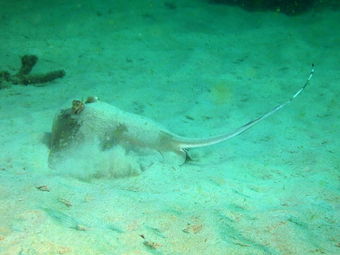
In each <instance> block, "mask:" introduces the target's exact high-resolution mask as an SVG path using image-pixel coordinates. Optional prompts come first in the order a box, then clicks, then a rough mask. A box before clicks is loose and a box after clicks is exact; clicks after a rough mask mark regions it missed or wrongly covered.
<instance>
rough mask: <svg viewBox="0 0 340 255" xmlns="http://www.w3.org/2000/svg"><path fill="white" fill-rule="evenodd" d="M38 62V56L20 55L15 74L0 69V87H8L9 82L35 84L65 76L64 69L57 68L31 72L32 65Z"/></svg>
mask: <svg viewBox="0 0 340 255" xmlns="http://www.w3.org/2000/svg"><path fill="white" fill-rule="evenodd" d="M37 62H38V57H37V56H35V55H25V56H23V57H21V67H20V69H19V71H18V72H17V73H16V74H13V75H12V74H10V73H9V72H7V71H0V89H1V88H4V87H8V86H9V83H12V84H15V85H17V84H20V85H31V84H32V85H35V86H41V84H44V83H48V82H51V81H53V80H55V79H58V78H62V77H64V76H65V71H64V70H57V71H52V72H47V73H40V74H31V71H32V69H33V67H34V66H35V65H36V63H37Z"/></svg>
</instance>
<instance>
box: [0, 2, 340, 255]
mask: <svg viewBox="0 0 340 255" xmlns="http://www.w3.org/2000/svg"><path fill="white" fill-rule="evenodd" d="M125 2H126V1H109V2H106V3H105V4H104V3H99V1H98V3H97V2H96V1H61V0H60V1H54V2H51V1H49V3H47V1H12V2H10V1H7V2H5V1H2V2H1V3H0V10H1V11H0V13H1V22H0V41H1V43H0V56H1V58H0V70H8V71H9V72H16V71H17V69H18V68H19V66H20V56H22V55H24V54H35V55H37V56H38V57H39V63H38V64H37V66H36V67H35V69H34V70H33V71H34V72H45V71H50V70H55V69H64V70H65V71H66V76H65V77H64V78H62V79H58V80H55V81H53V82H51V83H49V84H45V86H39V87H36V86H20V85H13V86H10V87H9V88H5V89H1V90H0V99H1V100H0V128H1V133H0V144H1V145H0V201H1V202H0V254H1V255H47V254H51V255H54V254H82V255H87V254H89V255H96V254H98V255H99V254H100V255H102V254H108V255H109V254H110V255H111V254H113V255H116V254H117V255H120V254H122V255H123V254H124V255H125V254H126V255H127V254H130V255H135V254H136V255H137V254H165V255H167V254H169V255H182V254H183V255H184V254H185V255H187V254H188V255H190V254H193V255H194V254H195V255H200V254H202V255H205V254H212V255H227V254H228V255H232V254H236V255H243V254H244V255H246V254H247V255H248V254H249V255H253V254H261V255H262V254H274V255H275V254H278V255H281V254H282V255H286V254H287V255H288V254H297V255H301V254H313V255H314V254H315V255H316V254H334V255H335V254H339V247H340V239H339V166H340V164H339V152H340V151H339V148H340V145H339V124H340V123H339V119H340V118H339V117H340V116H339V109H340V108H339V100H338V99H339V96H340V73H339V59H340V37H339V33H338V32H336V31H337V27H338V26H339V24H340V15H339V12H336V11H333V10H323V11H312V12H310V13H308V14H304V15H301V16H296V17H287V16H285V15H281V14H278V13H271V12H252V13H249V12H246V11H243V10H241V9H238V8H234V7H227V6H223V5H213V4H209V3H206V2H204V1H189V0H183V1H172V2H171V4H169V2H163V1H136V0H135V1H129V4H126V3H125ZM312 63H314V64H315V75H314V77H313V80H312V82H311V84H310V86H309V87H307V89H306V91H304V93H303V94H302V95H301V96H299V97H298V98H297V99H296V101H294V102H293V103H292V104H291V105H289V106H288V107H287V108H285V109H283V110H282V111H280V112H278V113H277V114H275V115H274V116H272V117H270V118H269V119H267V120H265V121H264V122H263V123H261V124H259V125H258V126H256V127H254V128H253V129H251V130H249V132H246V133H244V134H242V136H239V137H237V138H235V139H233V140H230V141H228V142H226V143H221V144H218V145H214V146H211V147H207V148H202V149H195V150H191V151H190V155H191V157H192V161H189V162H187V163H186V164H184V165H172V166H169V165H168V164H162V162H157V163H155V164H152V165H150V167H149V168H147V169H145V171H144V172H143V173H142V174H140V175H138V176H134V177H129V178H98V179H96V178H93V179H91V180H87V181H84V180H81V179H79V178H76V177H71V176H69V175H67V174H65V173H64V172H58V171H55V170H53V169H50V168H49V166H48V155H49V148H48V145H47V143H48V142H47V140H46V137H47V135H46V134H48V133H49V132H51V125H52V121H53V118H54V116H55V115H56V113H58V111H59V110H60V109H61V108H63V107H65V105H66V106H68V105H70V102H71V101H72V99H76V98H78V99H82V98H86V97H87V96H89V95H96V96H98V97H99V98H100V99H101V100H102V101H105V102H108V103H110V104H113V105H116V106H118V107H120V108H121V109H123V110H126V111H129V112H133V113H137V114H140V115H144V116H147V117H149V118H151V119H153V120H155V121H157V122H159V123H161V124H162V125H164V126H165V127H167V128H168V129H170V130H172V131H173V132H175V133H177V134H180V135H183V136H189V137H207V136H211V135H216V134H221V133H224V132H228V131H232V130H234V129H235V128H237V127H239V126H240V125H242V124H244V123H246V122H247V121H249V120H251V119H253V118H254V117H256V116H258V115H259V114H262V113H264V112H266V111H268V110H269V109H271V108H272V107H274V106H275V105H276V104H278V103H281V102H283V101H285V100H287V99H288V98H289V97H290V96H291V95H292V93H294V92H295V91H296V90H297V89H298V88H300V87H301V86H302V85H303V84H304V82H305V80H306V79H307V77H308V75H309V72H310V67H311V64H312ZM89 160H91V159H89ZM75 171H76V172H78V173H81V171H82V169H76V170H75Z"/></svg>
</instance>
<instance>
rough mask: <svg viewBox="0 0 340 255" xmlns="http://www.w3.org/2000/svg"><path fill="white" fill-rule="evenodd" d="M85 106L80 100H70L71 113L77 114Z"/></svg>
mask: <svg viewBox="0 0 340 255" xmlns="http://www.w3.org/2000/svg"><path fill="white" fill-rule="evenodd" d="M84 108H85V104H84V103H83V102H82V101H81V100H73V101H72V113H73V114H79V113H81V112H82V111H83V110H84Z"/></svg>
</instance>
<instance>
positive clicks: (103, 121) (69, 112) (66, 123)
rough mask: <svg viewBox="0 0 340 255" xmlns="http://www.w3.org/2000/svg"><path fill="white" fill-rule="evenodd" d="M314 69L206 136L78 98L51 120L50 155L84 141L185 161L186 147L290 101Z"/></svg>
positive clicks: (200, 143)
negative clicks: (252, 112) (281, 96)
mask: <svg viewBox="0 0 340 255" xmlns="http://www.w3.org/2000/svg"><path fill="white" fill-rule="evenodd" d="M313 72H314V69H312V71H311V73H310V75H309V77H308V79H307V81H306V83H305V84H304V86H303V87H301V88H300V89H299V90H298V91H297V92H296V93H295V94H294V95H293V96H292V97H291V98H290V99H289V100H287V101H285V102H284V103H282V104H280V105H278V106H276V107H274V108H273V109H272V110H270V111H268V112H267V113H265V114H263V115H261V116H259V117H258V118H256V119H254V120H252V121H249V122H248V123H246V124H244V125H243V126H241V127H240V128H238V129H236V130H235V131H233V132H230V133H226V134H222V135H219V136H215V137H208V138H186V137H182V136H179V135H176V134H174V133H172V132H171V131H169V130H167V129H166V128H165V127H163V126H161V125H160V124H158V123H156V122H154V121H153V120H150V119H148V118H146V117H143V116H140V115H136V114H132V113H128V112H125V111H122V110H121V109H119V108H117V107H115V106H113V105H110V104H108V103H105V102H101V101H98V100H88V102H86V103H82V102H81V101H77V102H78V104H74V105H76V106H77V107H76V108H75V107H74V105H73V107H72V108H68V109H63V110H61V111H60V113H59V114H58V115H57V116H56V118H55V120H54V123H53V128H52V135H51V144H50V158H53V157H54V156H55V155H58V154H60V153H63V151H65V150H69V149H70V148H71V149H73V150H77V148H80V147H81V146H82V144H84V143H86V144H91V143H98V146H99V147H100V148H101V150H109V149H111V148H112V147H114V146H116V145H120V146H123V147H124V148H126V150H135V149H136V148H139V149H140V150H145V149H149V150H153V151H158V152H161V153H166V152H171V153H175V154H176V155H179V156H180V157H181V158H182V159H184V160H185V159H186V158H187V152H186V151H187V150H188V149H190V148H196V147H204V146H209V145H212V144H216V143H220V142H223V141H226V140H228V139H231V138H233V137H235V136H237V135H239V134H241V133H243V132H244V131H246V130H248V129H249V128H251V127H252V126H254V125H256V124H257V123H259V122H260V121H262V120H264V119H265V118H267V117H268V116H270V115H272V114H274V113H275V112H277V111H278V110H280V109H281V108H283V107H284V106H286V105H287V104H289V103H290V102H292V101H293V100H294V99H295V98H296V97H297V96H298V95H299V94H300V93H301V92H302V91H303V90H304V89H305V87H306V86H307V85H308V83H309V81H310V80H311V78H312V75H313Z"/></svg>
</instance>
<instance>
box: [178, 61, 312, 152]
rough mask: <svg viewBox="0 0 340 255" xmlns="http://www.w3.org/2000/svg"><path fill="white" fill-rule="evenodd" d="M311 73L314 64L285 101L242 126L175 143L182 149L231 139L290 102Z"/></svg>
mask: <svg viewBox="0 0 340 255" xmlns="http://www.w3.org/2000/svg"><path fill="white" fill-rule="evenodd" d="M313 74H314V64H313V65H312V70H311V72H310V74H309V77H308V79H307V80H306V82H305V84H304V85H303V86H302V87H301V88H300V89H299V90H298V91H297V92H296V93H295V94H294V95H293V96H292V97H291V98H290V99H289V100H287V101H286V102H284V103H282V104H279V105H277V106H275V107H274V108H273V109H272V110H270V111H269V112H267V113H265V114H263V115H261V116H259V117H258V118H256V119H254V120H251V121H249V122H248V123H246V124H244V125H243V126H241V127H239V128H238V129H236V130H235V131H234V132H231V133H228V134H224V135H219V136H214V137H208V138H203V139H188V138H181V137H178V138H177V139H176V142H177V144H178V145H179V147H180V148H182V149H189V148H196V147H204V146H209V145H213V144H217V143H220V142H223V141H226V140H229V139H231V138H233V137H235V136H238V135H240V134H242V133H243V132H245V131H246V130H248V129H250V128H251V127H253V126H255V125H256V124H257V123H259V122H260V121H262V120H264V119H266V118H267V117H269V116H270V115H272V114H274V113H275V112H277V111H278V110H280V109H282V108H283V107H285V106H286V105H288V104H290V103H291V102H292V101H293V100H294V99H295V98H296V97H297V96H298V95H299V94H300V93H301V92H302V91H303V90H304V89H305V88H306V87H307V85H308V84H309V82H310V80H311V79H312V77H313Z"/></svg>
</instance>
